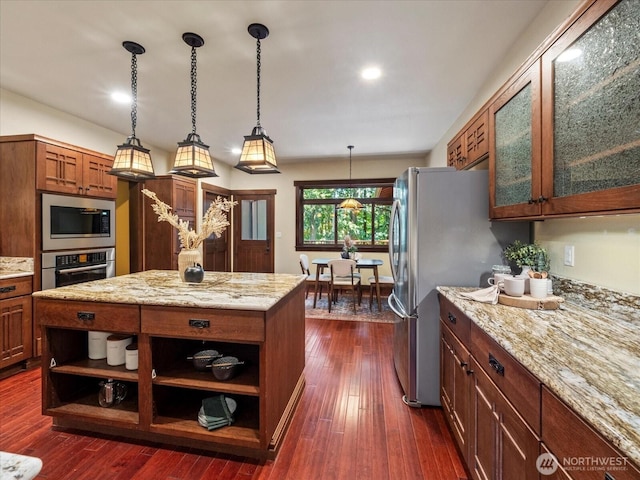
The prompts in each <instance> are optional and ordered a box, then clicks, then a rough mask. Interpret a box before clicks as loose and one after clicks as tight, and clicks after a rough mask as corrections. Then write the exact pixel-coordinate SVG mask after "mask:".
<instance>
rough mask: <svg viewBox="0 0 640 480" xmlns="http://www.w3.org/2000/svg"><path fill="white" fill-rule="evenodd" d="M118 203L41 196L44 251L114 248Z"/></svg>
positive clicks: (50, 195) (84, 198) (85, 198)
mask: <svg viewBox="0 0 640 480" xmlns="http://www.w3.org/2000/svg"><path fill="white" fill-rule="evenodd" d="M115 205H116V202H115V201H114V200H101V199H95V198H87V197H71V196H64V195H52V194H48V193H43V194H42V250H43V251H51V250H65V249H70V248H74V249H78V248H101V247H113V246H115V244H116V237H115V232H116V229H115V221H116V211H115V210H116V207H115Z"/></svg>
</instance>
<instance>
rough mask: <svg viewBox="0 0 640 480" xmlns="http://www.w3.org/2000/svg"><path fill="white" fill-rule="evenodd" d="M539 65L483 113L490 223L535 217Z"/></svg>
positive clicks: (538, 178)
mask: <svg viewBox="0 0 640 480" xmlns="http://www.w3.org/2000/svg"><path fill="white" fill-rule="evenodd" d="M540 112H541V107H540V63H539V62H536V63H534V64H533V65H532V66H531V67H530V68H529V69H528V70H527V71H526V72H525V73H524V74H523V75H522V76H520V77H519V78H517V79H516V80H515V81H514V82H513V83H512V84H511V85H509V86H508V87H507V88H505V89H504V91H503V92H502V94H501V95H500V96H499V97H498V98H497V99H496V100H495V101H494V102H493V103H492V104H491V106H490V107H489V151H490V152H491V154H490V156H489V159H490V160H489V212H490V217H491V218H515V217H527V216H537V215H539V214H540V212H541V202H540V201H539V199H540V198H541V195H542V191H541V165H540V155H541V154H540V151H541V136H540V114H541V113H540Z"/></svg>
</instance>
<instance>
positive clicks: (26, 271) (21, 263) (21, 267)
mask: <svg viewBox="0 0 640 480" xmlns="http://www.w3.org/2000/svg"><path fill="white" fill-rule="evenodd" d="M29 275H33V258H31V257H0V280H5V279H7V278H17V277H28V276H29Z"/></svg>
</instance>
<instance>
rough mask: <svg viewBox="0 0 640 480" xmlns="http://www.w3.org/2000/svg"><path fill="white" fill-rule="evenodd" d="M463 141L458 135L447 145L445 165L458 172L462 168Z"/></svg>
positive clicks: (462, 137)
mask: <svg viewBox="0 0 640 480" xmlns="http://www.w3.org/2000/svg"><path fill="white" fill-rule="evenodd" d="M463 140H464V135H460V136H458V137H457V138H456V139H455V140H453V141H452V142H451V143H449V145H447V165H448V166H449V167H455V168H457V169H458V170H460V169H461V168H462V167H463V166H464V160H465V158H464V151H463V145H462V142H463Z"/></svg>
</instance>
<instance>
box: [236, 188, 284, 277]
mask: <svg viewBox="0 0 640 480" xmlns="http://www.w3.org/2000/svg"><path fill="white" fill-rule="evenodd" d="M233 197H234V200H235V201H237V202H238V204H237V205H236V206H235V207H234V209H233V216H234V220H233V232H234V233H233V271H234V272H261V273H273V271H274V266H275V256H274V242H273V230H274V220H275V214H274V200H275V190H268V191H267V190H265V191H251V193H249V192H239V191H235V192H234V196H233Z"/></svg>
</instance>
